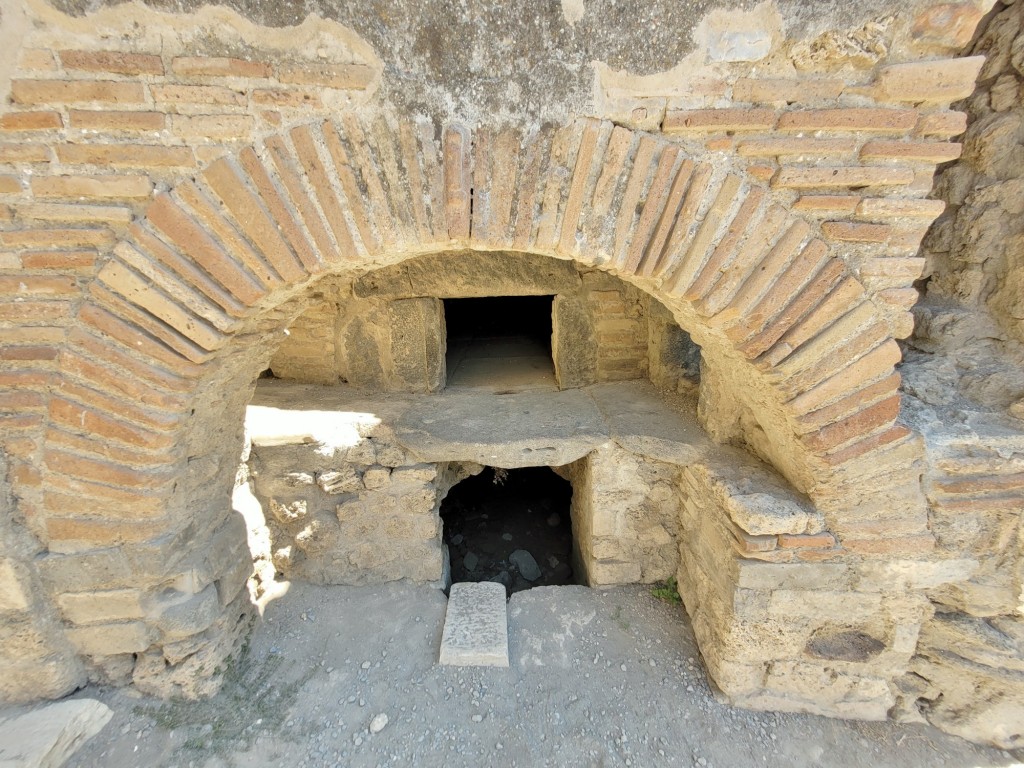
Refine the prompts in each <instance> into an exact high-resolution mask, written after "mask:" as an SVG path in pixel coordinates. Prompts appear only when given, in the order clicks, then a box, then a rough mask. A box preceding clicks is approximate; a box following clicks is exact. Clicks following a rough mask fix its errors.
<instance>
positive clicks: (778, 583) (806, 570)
mask: <svg viewBox="0 0 1024 768" xmlns="http://www.w3.org/2000/svg"><path fill="white" fill-rule="evenodd" d="M737 568H738V574H737V578H736V586H737V588H739V589H762V590H776V589H783V590H791V589H796V590H832V591H839V590H843V589H848V588H849V587H850V585H851V582H852V580H853V574H852V572H851V571H850V566H848V565H846V564H843V563H762V562H757V561H753V560H743V559H738V560H737Z"/></svg>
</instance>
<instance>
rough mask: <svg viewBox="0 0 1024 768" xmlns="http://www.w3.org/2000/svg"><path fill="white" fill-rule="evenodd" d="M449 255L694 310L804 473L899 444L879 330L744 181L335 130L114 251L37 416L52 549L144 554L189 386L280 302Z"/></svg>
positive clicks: (656, 140) (471, 139) (415, 132)
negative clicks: (491, 259)
mask: <svg viewBox="0 0 1024 768" xmlns="http://www.w3.org/2000/svg"><path fill="white" fill-rule="evenodd" d="M453 247H472V248H475V249H478V250H498V249H515V250H521V251H529V252H534V253H540V254H547V255H551V256H555V257H559V258H572V259H576V260H579V261H581V262H584V263H587V264H590V265H593V266H597V267H600V268H602V269H607V270H610V271H612V272H614V273H616V274H619V275H620V276H622V277H624V278H625V279H629V280H633V281H635V282H637V283H638V284H639V285H640V286H641V287H643V288H644V289H645V290H649V291H650V292H651V293H652V294H653V295H655V296H656V297H658V298H659V299H661V300H663V301H665V302H666V303H669V304H671V303H673V302H676V303H678V302H684V303H686V304H688V305H689V306H690V307H691V308H692V309H693V310H694V311H695V312H696V313H697V315H698V316H700V317H703V318H704V319H705V322H706V324H707V330H708V332H710V333H715V334H718V335H719V336H720V337H721V339H722V340H723V342H724V343H727V344H728V345H730V346H731V347H732V348H733V349H734V350H735V351H736V358H737V359H746V360H749V361H751V363H752V364H753V365H754V366H756V367H757V368H758V369H760V370H761V371H762V372H763V373H764V374H765V375H766V376H767V377H768V380H769V381H772V382H774V386H775V388H776V391H777V393H778V399H779V402H780V403H781V404H784V406H783V407H784V408H785V409H786V410H787V411H788V413H789V414H790V419H791V422H792V424H793V430H794V437H795V439H797V440H800V441H801V442H802V443H803V445H804V450H805V453H806V455H807V459H808V461H816V460H817V461H824V462H826V463H830V464H832V463H835V462H836V460H837V456H843V455H849V456H856V455H858V452H857V446H858V445H859V444H863V445H865V446H867V447H866V448H865V450H870V447H871V446H872V445H877V444H881V443H880V441H882V438H881V437H880V436H884V435H885V434H886V432H887V431H891V430H892V429H894V424H895V419H896V417H897V415H898V397H897V396H896V390H897V387H898V384H899V378H898V376H895V375H893V372H892V368H893V365H894V364H895V363H896V362H897V361H898V360H899V350H898V348H897V347H896V345H895V343H894V342H893V341H892V339H891V333H890V331H889V325H888V324H887V322H886V320H885V319H884V318H883V317H882V315H880V314H879V312H878V311H877V310H876V309H875V306H874V304H873V303H872V302H871V301H869V300H868V298H867V296H866V295H865V292H864V289H863V287H862V285H861V284H860V283H859V282H858V280H856V279H855V278H854V277H852V276H851V275H850V274H848V272H847V270H846V268H845V267H844V265H843V263H842V262H841V261H839V260H838V259H836V258H835V257H834V256H833V255H832V254H831V253H830V250H829V247H828V245H827V244H826V242H825V241H823V240H822V239H820V238H819V237H817V236H816V230H815V227H814V226H813V225H812V224H810V223H808V222H807V221H805V220H804V219H802V218H801V217H800V216H799V215H797V214H796V213H794V212H793V211H790V210H787V209H786V208H785V207H784V206H782V205H780V204H779V202H777V201H776V200H775V199H774V198H773V196H772V194H771V193H770V192H769V190H767V189H766V188H764V187H762V186H759V185H757V184H752V183H751V182H750V181H749V180H748V179H746V178H744V176H743V175H742V174H740V173H737V172H735V171H729V170H728V169H722V168H715V167H713V166H712V165H711V164H710V163H708V162H706V161H704V162H697V161H695V160H693V159H691V158H688V157H686V156H685V154H684V153H683V152H682V150H681V149H680V147H679V146H678V145H676V144H674V143H672V142H671V141H669V140H667V139H665V138H662V137H658V136H653V135H649V134H644V133H639V132H635V131H630V130H628V129H625V128H623V127H621V126H616V125H613V124H611V123H608V122H600V121H597V120H590V119H584V120H578V121H575V122H573V123H570V124H569V125H566V126H561V127H557V128H556V127H551V126H545V127H542V128H540V129H538V130H535V131H533V132H531V133H528V134H520V133H518V132H515V131H513V130H500V131H491V130H487V129H481V130H478V131H476V132H471V131H469V130H468V129H467V128H465V127H464V126H457V125H456V126H448V127H446V128H444V129H443V130H441V131H440V134H438V132H437V131H436V130H435V127H434V126H433V125H432V124H431V123H429V122H427V121H420V122H411V123H403V124H401V125H398V126H394V125H390V124H389V123H387V122H386V121H385V120H384V119H382V118H379V119H377V120H376V121H373V122H370V123H364V122H362V121H360V120H359V119H358V118H356V117H354V116H352V115H346V116H343V117H341V118H340V119H338V120H331V121H327V122H324V123H322V124H314V125H303V126H298V127H295V128H293V129H291V130H289V131H287V132H286V133H284V134H282V135H278V136H274V137H271V138H269V139H268V140H266V141H265V142H264V143H263V144H262V145H259V146H255V147H251V148H247V149H244V150H242V151H241V152H239V153H238V154H237V155H236V156H234V157H231V158H224V159H220V160H217V161H216V162H214V163H212V164H211V165H210V166H209V167H207V168H206V169H205V170H203V171H202V172H201V173H199V174H197V176H196V177H195V178H194V179H192V180H188V181H185V182H183V183H181V184H178V185H177V186H175V187H174V188H173V189H172V190H171V191H170V192H168V193H164V194H161V195H160V196H159V197H157V198H156V199H155V200H154V201H153V203H152V204H151V205H150V206H149V207H148V209H147V210H146V214H145V216H144V217H143V218H142V219H140V220H138V221H136V222H135V223H133V224H132V225H131V226H130V228H129V236H128V238H127V239H126V240H124V241H122V242H121V243H119V244H118V245H117V246H116V247H115V248H114V250H113V252H112V255H111V258H110V260H109V261H108V262H107V263H106V264H105V265H104V266H103V268H102V269H101V270H100V272H99V274H98V277H97V279H96V280H95V281H94V283H93V284H92V285H91V286H90V289H89V294H88V297H87V301H86V303H85V304H84V305H83V306H82V307H81V308H80V310H79V313H78V322H77V325H76V328H75V330H74V331H73V332H72V335H71V338H70V339H69V342H68V345H67V347H66V348H65V350H64V351H63V353H62V356H61V361H60V362H61V372H62V374H63V379H62V383H61V384H60V385H59V386H58V388H57V391H56V394H55V396H54V398H53V399H52V402H51V404H50V411H49V416H50V422H51V424H52V429H51V431H50V433H49V434H48V435H47V447H46V453H45V464H46V469H47V470H48V473H47V481H48V482H49V483H50V486H49V487H50V489H51V492H50V497H49V498H50V503H48V504H47V512H48V514H49V515H51V516H52V517H51V518H50V520H49V523H48V527H49V530H50V534H51V539H52V540H53V541H54V542H57V544H56V546H57V548H60V547H67V548H74V547H75V546H78V544H76V543H75V542H79V543H81V545H82V546H86V545H87V544H88V545H93V546H94V545H103V544H107V543H114V542H115V541H116V539H112V538H110V536H115V535H120V536H121V537H122V540H123V539H124V535H123V534H110V536H107V537H105V534H104V527H103V524H104V521H106V520H111V519H121V518H123V517H124V516H126V515H128V514H129V510H130V509H131V508H132V504H133V503H134V502H133V500H137V503H138V506H137V507H135V509H137V510H138V512H139V515H138V516H142V517H146V521H145V523H143V522H142V521H136V522H137V523H138V528H139V530H138V535H139V536H140V537H145V536H146V535H148V534H149V533H151V532H152V528H151V527H147V526H148V525H149V523H150V522H152V521H155V520H158V519H159V516H160V515H161V514H162V513H163V510H164V508H163V507H162V506H161V503H160V501H159V499H160V494H161V493H163V492H166V491H168V490H169V489H170V488H171V487H172V486H173V483H174V481H175V476H176V474H175V473H176V470H175V469H174V456H175V454H174V451H175V447H174V446H175V445H176V444H177V441H178V439H179V435H178V430H179V429H180V427H181V424H182V423H183V421H184V419H185V414H186V413H187V409H188V402H189V395H190V393H191V384H190V382H191V381H192V380H194V379H195V378H197V377H199V376H200V375H202V372H203V370H204V365H205V364H206V363H207V362H208V361H210V360H211V359H212V358H213V356H214V355H215V354H216V353H217V351H218V350H221V349H222V348H223V347H225V345H227V344H228V343H229V342H230V340H231V339H232V337H233V333H234V332H235V331H236V330H237V328H238V327H239V326H240V322H241V321H242V320H243V319H245V318H246V317H249V316H251V315H253V314H254V313H257V312H259V311H261V310H262V309H263V308H266V307H269V306H272V305H273V303H274V294H275V292H277V291H280V290H281V289H284V288H287V287H291V286H295V285H296V284H301V283H302V282H303V281H305V280H307V279H309V278H310V277H312V276H315V275H317V274H320V273H323V272H327V271H330V270H332V269H339V268H344V266H345V265H349V264H351V265H353V266H356V265H359V264H360V263H361V264H364V265H366V266H371V265H373V264H378V263H384V262H385V261H394V260H396V259H400V258H405V257H409V256H413V255H416V254H419V253H428V252H436V251H440V250H446V249H451V248H453ZM843 452H845V453H843ZM816 457H817V458H816ZM72 523H75V524H72ZM90 525H91V526H92V527H91V528H90ZM119 530H122V531H123V530H124V529H123V528H122V529H119ZM61 541H64V542H67V543H65V544H61V543H60V542H61Z"/></svg>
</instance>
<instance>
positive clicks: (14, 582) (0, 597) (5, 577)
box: [0, 558, 29, 612]
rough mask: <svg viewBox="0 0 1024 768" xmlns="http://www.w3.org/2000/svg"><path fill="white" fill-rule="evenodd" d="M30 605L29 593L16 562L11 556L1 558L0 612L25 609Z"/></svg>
mask: <svg viewBox="0 0 1024 768" xmlns="http://www.w3.org/2000/svg"><path fill="white" fill-rule="evenodd" d="M28 605H29V597H28V593H27V592H26V590H25V587H24V585H23V583H22V580H21V576H20V574H19V569H18V568H17V566H16V564H15V562H14V561H13V560H11V559H9V558H4V559H2V560H0V612H3V611H23V610H25V609H26V608H28Z"/></svg>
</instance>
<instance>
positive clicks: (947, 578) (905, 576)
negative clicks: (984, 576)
mask: <svg viewBox="0 0 1024 768" xmlns="http://www.w3.org/2000/svg"><path fill="white" fill-rule="evenodd" d="M977 569H978V561H977V560H974V559H973V558H954V559H950V560H939V561H937V562H929V561H924V560H886V561H871V560H868V561H865V562H863V563H861V564H860V565H858V566H857V576H858V578H857V589H859V590H863V591H871V592H904V591H907V590H914V589H933V588H935V587H938V586H941V585H943V584H949V583H950V582H962V581H966V580H967V579H969V578H970V577H971V576H972V575H973V574H974V572H975V571H976V570H977Z"/></svg>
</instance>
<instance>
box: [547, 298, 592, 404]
mask: <svg viewBox="0 0 1024 768" xmlns="http://www.w3.org/2000/svg"><path fill="white" fill-rule="evenodd" d="M551 325H552V334H551V335H552V342H553V343H552V345H551V356H552V358H553V360H554V363H555V371H556V373H557V376H558V386H559V387H560V388H562V389H572V388H574V387H583V386H586V385H587V384H593V383H594V382H596V381H597V349H596V341H595V339H594V327H593V318H592V317H591V315H590V313H589V312H587V311H586V307H585V306H584V304H583V302H581V301H580V300H579V299H577V298H575V297H568V296H556V297H555V300H554V304H553V306H552V309H551Z"/></svg>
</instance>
